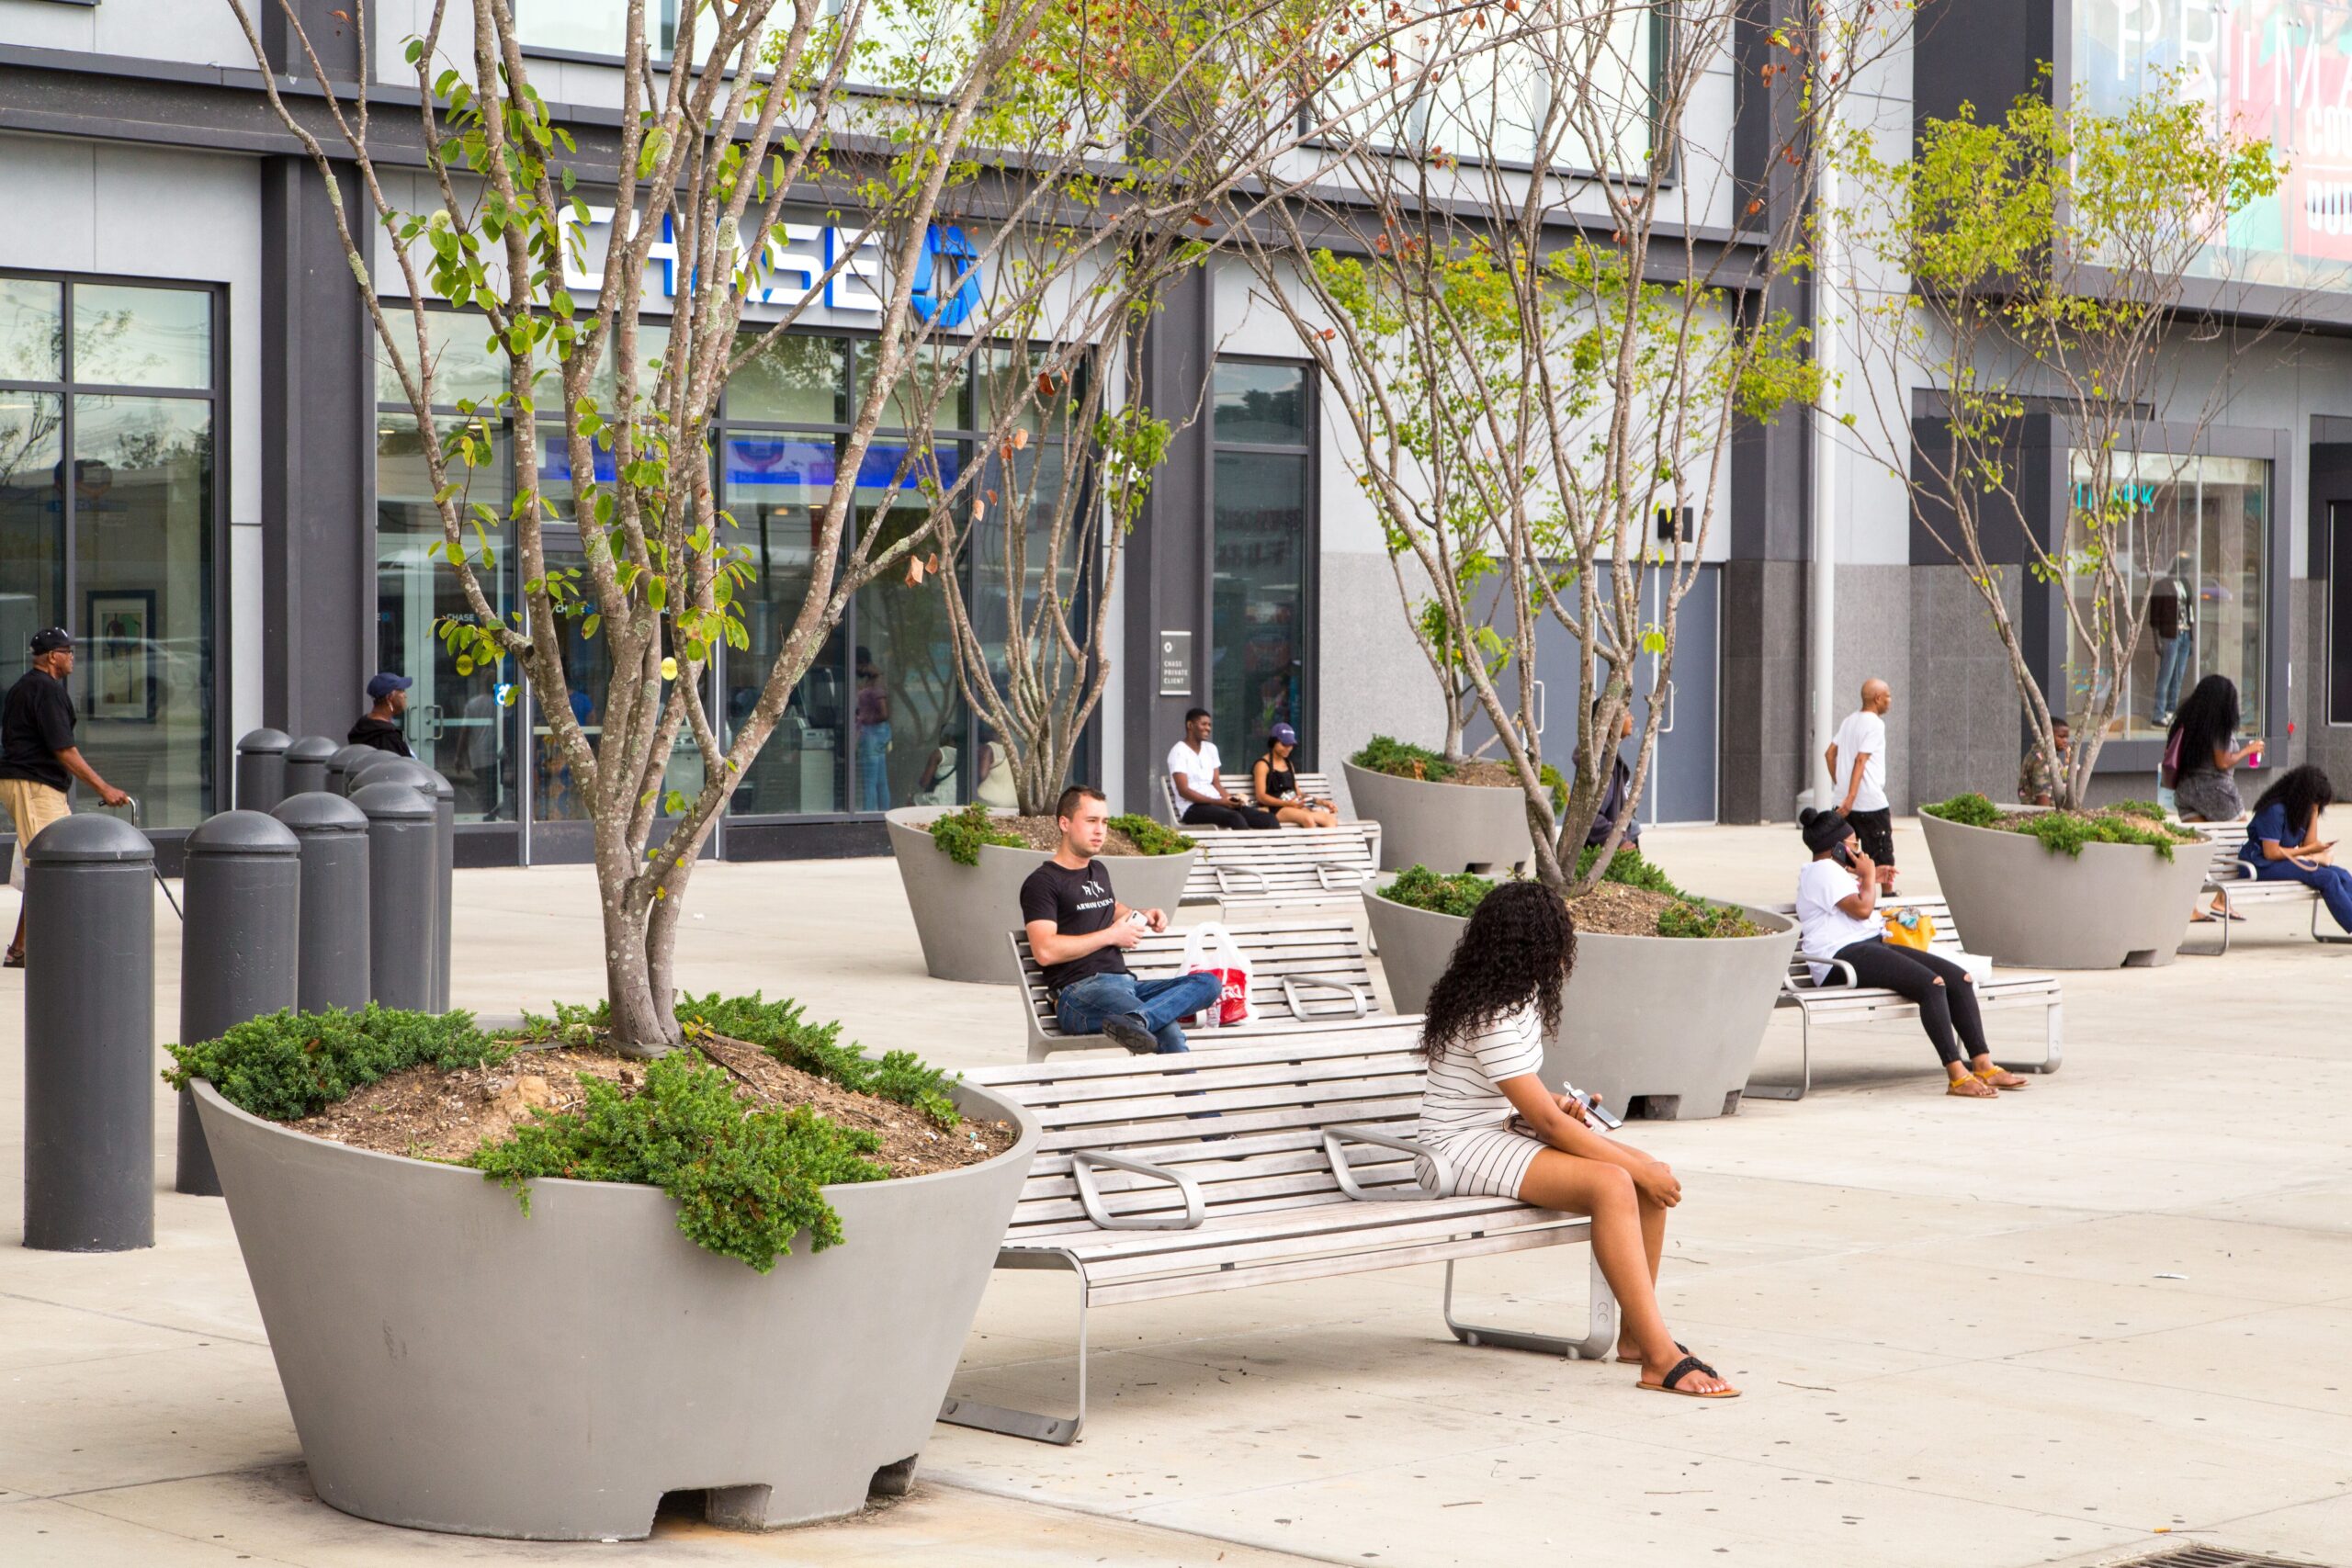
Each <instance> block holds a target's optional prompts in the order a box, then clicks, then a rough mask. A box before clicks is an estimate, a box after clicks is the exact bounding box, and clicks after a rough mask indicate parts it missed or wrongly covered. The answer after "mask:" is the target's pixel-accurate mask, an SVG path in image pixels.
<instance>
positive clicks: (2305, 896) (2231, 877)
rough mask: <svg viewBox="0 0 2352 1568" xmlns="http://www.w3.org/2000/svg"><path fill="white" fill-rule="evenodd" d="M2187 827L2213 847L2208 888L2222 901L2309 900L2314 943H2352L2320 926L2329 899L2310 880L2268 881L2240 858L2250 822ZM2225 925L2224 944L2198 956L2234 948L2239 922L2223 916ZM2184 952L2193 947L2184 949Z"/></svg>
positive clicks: (2217, 954)
mask: <svg viewBox="0 0 2352 1568" xmlns="http://www.w3.org/2000/svg"><path fill="white" fill-rule="evenodd" d="M2181 826H2182V827H2184V828H2190V829H2195V830H2196V831H2197V832H2199V833H2201V834H2203V835H2204V837H2205V841H2206V842H2207V843H2209V844H2211V846H2212V859H2211V861H2209V862H2207V863H2206V867H2205V891H2206V892H2208V893H2218V894H2220V895H2221V896H2222V904H2223V906H2224V907H2225V908H2230V909H2233V910H2234V909H2237V908H2241V907H2242V906H2244V905H2247V904H2292V903H2297V902H2302V903H2308V904H2309V905H2311V907H2312V941H2313V942H2352V934H2346V933H2344V932H2340V931H2322V930H2321V929H2320V923H2319V922H2320V919H2321V917H2322V916H2324V915H2325V914H2326V912H2327V901H2326V900H2325V899H2324V898H2322V897H2320V896H2319V889H2318V888H2316V887H2313V886H2312V885H2311V884H2309V883H2307V882H2294V881H2290V880H2289V879H2287V878H2285V877H2279V878H2277V879H2275V880H2265V879H2264V878H2262V877H2258V876H2256V875H2254V874H2252V872H2251V871H2250V870H2249V869H2248V867H2247V866H2246V863H2245V862H2244V861H2242V860H2240V859H2238V851H2239V850H2241V849H2243V848H2244V847H2245V840H2246V830H2245V829H2246V825H2245V823H2243V822H2184V823H2182V824H2181ZM2214 923H2215V924H2217V925H2219V926H2220V927H2221V928H2222V945H2221V946H2219V947H2216V948H2212V949H2211V950H2196V951H2197V952H2198V955H2199V956H2200V957H2206V958H2219V957H2220V956H2222V954H2223V953H2227V952H2229V951H2230V928H2231V927H2232V926H2233V925H2235V924H2237V922H2236V921H2235V920H2232V919H2221V920H2217V921H2215V922H2214ZM2181 951H2182V952H2183V953H2188V952H2191V951H2192V950H2191V949H2189V948H2188V947H2183V948H2182V949H2181Z"/></svg>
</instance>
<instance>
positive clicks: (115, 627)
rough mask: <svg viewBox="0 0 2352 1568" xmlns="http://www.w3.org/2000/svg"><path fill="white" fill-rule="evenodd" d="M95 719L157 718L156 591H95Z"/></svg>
mask: <svg viewBox="0 0 2352 1568" xmlns="http://www.w3.org/2000/svg"><path fill="white" fill-rule="evenodd" d="M84 624H85V626H88V628H89V631H88V633H87V637H88V641H89V646H90V716H91V717H92V718H111V719H136V720H139V721H140V722H141V723H144V722H147V721H150V720H152V719H153V718H154V716H155V663H154V648H155V644H154V627H155V595H154V592H153V590H150V589H112V590H107V591H103V592H101V591H98V590H93V591H92V592H91V593H90V598H89V619H88V620H87V621H85V623H84Z"/></svg>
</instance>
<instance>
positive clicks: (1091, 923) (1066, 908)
mask: <svg viewBox="0 0 2352 1568" xmlns="http://www.w3.org/2000/svg"><path fill="white" fill-rule="evenodd" d="M1118 907H1119V900H1118V899H1117V897H1114V895H1113V894H1112V892H1111V874H1110V873H1109V872H1107V871H1105V870H1103V863H1102V862H1101V861H1099V860H1091V861H1088V862H1087V863H1086V865H1085V868H1084V869H1083V870H1080V871H1072V870H1070V869H1069V867H1068V866H1065V865H1062V864H1060V863H1057V862H1055V861H1047V862H1046V863H1045V864H1043V865H1041V866H1039V867H1038V868H1037V869H1036V870H1035V871H1033V872H1031V873H1030V874H1029V876H1028V879H1027V880H1026V881H1024V882H1023V883H1022V885H1021V923H1022V924H1023V925H1026V924H1028V923H1029V922H1030V921H1031V920H1051V921H1053V922H1054V930H1056V931H1059V932H1060V933H1061V934H1062V935H1064V936H1087V935H1090V934H1091V933H1092V932H1095V931H1101V930H1103V928H1104V927H1105V926H1108V925H1109V924H1110V923H1111V916H1112V913H1113V911H1114V910H1116V909H1117V908H1118ZM1045 972H1046V985H1048V986H1051V987H1053V988H1054V989H1056V990H1057V991H1058V990H1060V989H1061V988H1062V987H1065V986H1067V985H1069V984H1070V982H1072V981H1073V980H1080V979H1083V978H1084V977H1085V976H1089V975H1124V974H1125V973H1126V972H1127V961H1126V959H1125V956H1123V955H1122V954H1121V953H1120V952H1119V950H1118V949H1117V948H1115V947H1098V948H1096V949H1095V950H1094V951H1093V952H1091V953H1087V954H1086V955H1085V956H1084V957H1082V958H1073V959H1071V960H1070V961H1069V963H1067V964H1046V965H1045Z"/></svg>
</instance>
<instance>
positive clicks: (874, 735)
mask: <svg viewBox="0 0 2352 1568" xmlns="http://www.w3.org/2000/svg"><path fill="white" fill-rule="evenodd" d="M889 760H890V727H889V726H888V725H887V724H862V725H860V726H858V729H857V808H858V809H859V810H860V811H888V809H890V768H889Z"/></svg>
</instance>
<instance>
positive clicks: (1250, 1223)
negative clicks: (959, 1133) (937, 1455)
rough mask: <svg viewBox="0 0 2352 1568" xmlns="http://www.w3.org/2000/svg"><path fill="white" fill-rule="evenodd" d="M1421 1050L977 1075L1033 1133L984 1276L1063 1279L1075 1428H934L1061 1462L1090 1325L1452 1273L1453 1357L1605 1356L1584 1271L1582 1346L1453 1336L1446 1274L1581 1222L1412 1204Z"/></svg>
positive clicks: (1525, 1337) (1266, 1052) (1026, 1421)
mask: <svg viewBox="0 0 2352 1568" xmlns="http://www.w3.org/2000/svg"><path fill="white" fill-rule="evenodd" d="M1419 1033H1420V1029H1419V1023H1418V1021H1414V1022H1406V1021H1396V1022H1393V1023H1390V1024H1388V1025H1387V1026H1385V1027H1384V1028H1378V1029H1363V1030H1351V1031H1349V1032H1345V1033H1343V1034H1340V1035H1337V1036H1333V1035H1324V1034H1292V1035H1289V1036H1285V1037H1282V1038H1280V1039H1267V1040H1259V1041H1256V1042H1253V1043H1250V1044H1247V1045H1242V1046H1237V1047H1235V1048H1234V1049H1232V1050H1223V1051H1216V1052H1214V1053H1210V1054H1206V1055H1182V1056H1136V1057H1128V1058H1125V1059H1123V1060H1119V1061H1102V1060H1089V1061H1085V1062H1071V1063H1065V1064H1060V1065H1054V1064H1046V1065H1040V1066H1027V1067H1000V1068H994V1069H991V1070H989V1071H986V1072H980V1073H975V1074H973V1075H971V1077H972V1081H973V1082H975V1083H980V1084H985V1085H987V1086H989V1088H991V1089H995V1090H996V1091H997V1092H999V1093H1001V1094H1005V1095H1009V1096H1011V1097H1012V1098H1013V1099H1015V1100H1020V1101H1021V1102H1022V1103H1023V1104H1024V1105H1026V1106H1028V1107H1029V1109H1030V1110H1031V1111H1033V1112H1035V1115H1036V1117H1037V1119H1038V1120H1039V1121H1040V1122H1043V1123H1044V1124H1045V1137H1044V1140H1043V1142H1041V1143H1040V1144H1039V1145H1038V1149H1037V1155H1036V1158H1035V1163H1034V1164H1033V1165H1032V1166H1031V1167H1030V1170H1029V1179H1028V1182H1027V1184H1026V1185H1025V1186H1024V1187H1023V1189H1022V1194H1021V1201H1020V1202H1019V1204H1018V1205H1017V1206H1016V1207H1015V1208H1014V1210H1013V1213H1012V1224H1011V1225H1010V1227H1009V1228H1008V1230H1007V1232H1006V1234H1005V1237H1004V1241H1003V1244H1002V1246H1001V1247H1000V1249H999V1250H998V1253H997V1267H998V1268H1000V1269H1067V1270H1068V1271H1069V1272H1070V1273H1071V1274H1073V1275H1075V1276H1076V1277H1077V1281H1078V1410H1077V1413H1076V1414H1075V1415H1071V1416H1045V1415H1039V1414H1035V1413H1033V1412H1030V1411H1024V1410H1013V1409H1009V1408H1006V1407H1004V1406H1001V1405H994V1404H982V1403H980V1402H979V1401H978V1400H971V1399H961V1398H958V1397H956V1395H954V1394H952V1393H951V1394H950V1395H949V1396H948V1398H947V1401H946V1403H945V1404H944V1405H943V1406H942V1407H941V1410H940V1419H941V1420H943V1421H951V1422H954V1423H956V1425H958V1426H964V1427H980V1428H982V1429H984V1430H987V1431H991V1432H1003V1433H1007V1434H1010V1435H1012V1436H1013V1437H1020V1438H1035V1439H1038V1440H1041V1441H1045V1442H1052V1443H1068V1442H1070V1441H1072V1440H1074V1439H1075V1438H1077V1437H1078V1434H1079V1429H1080V1427H1081V1426H1082V1425H1083V1423H1084V1422H1085V1419H1086V1314H1087V1311H1088V1309H1089V1308H1091V1307H1099V1306H1115V1305H1118V1304H1120V1303H1126V1302H1146V1301H1160V1300H1165V1299H1167V1298H1169V1297H1171V1296H1187V1295H1198V1294H1203V1293H1206V1292H1216V1291H1230V1290H1239V1289H1243V1288H1245V1287H1248V1286H1251V1285H1271V1284H1277V1283H1287V1282H1290V1281H1294V1280H1320V1279H1326V1278H1336V1277H1339V1276H1341V1275H1347V1274H1357V1273H1363V1272H1367V1271H1370V1270H1374V1269H1403V1268H1409V1267H1412V1266H1414V1265H1417V1264H1422V1263H1443V1264H1444V1265H1445V1266H1446V1267H1445V1288H1444V1295H1443V1299H1442V1305H1441V1311H1442V1314H1443V1316H1444V1320H1445V1325H1446V1326H1447V1327H1448V1328H1449V1329H1451V1330H1452V1331H1453V1336H1454V1337H1455V1338H1457V1339H1460V1340H1462V1341H1463V1342H1464V1343H1465V1344H1470V1345H1498V1346H1503V1347H1507V1348H1513V1349H1523V1350H1535V1351H1540V1352H1542V1353H1544V1354H1547V1355H1555V1356H1584V1357H1594V1358H1597V1357H1600V1356H1605V1355H1608V1354H1610V1353H1611V1351H1612V1350H1613V1349H1614V1348H1615V1346H1616V1342H1617V1303H1616V1302H1615V1300H1614V1298H1613V1297H1611V1295H1610V1293H1609V1290H1608V1287H1607V1285H1606V1284H1605V1283H1604V1282H1603V1281H1602V1280H1601V1277H1600V1269H1599V1268H1598V1267H1595V1268H1593V1269H1592V1270H1591V1275H1592V1303H1591V1308H1590V1312H1589V1318H1588V1321H1587V1324H1586V1328H1585V1332H1584V1334H1583V1336H1582V1337H1575V1338H1571V1337H1565V1336H1557V1335H1548V1334H1539V1333H1532V1332H1529V1331H1525V1330H1520V1329H1502V1328H1489V1327H1484V1326H1480V1325H1473V1324H1465V1323H1461V1322H1458V1321H1456V1319H1455V1318H1454V1316H1453V1265H1454V1264H1455V1263H1456V1262H1457V1261H1459V1260H1460V1259H1462V1258H1482V1257H1487V1256H1488V1255H1491V1254H1495V1253H1502V1252H1521V1251H1525V1250H1527V1249H1529V1248H1532V1247H1556V1246H1560V1245H1563V1244H1566V1243H1575V1242H1586V1241H1589V1239H1590V1233H1591V1222H1590V1221H1589V1220H1587V1219H1585V1218H1584V1217H1582V1216H1580V1215H1575V1214H1564V1213H1555V1212H1554V1211H1552V1210H1548V1209H1537V1208H1533V1207H1531V1206H1529V1205H1528V1204H1525V1203H1521V1202H1520V1201H1517V1200H1516V1199H1510V1198H1455V1197H1439V1196H1433V1195H1431V1194H1430V1193H1428V1192H1426V1191H1425V1190H1423V1189H1422V1188H1421V1187H1420V1186H1419V1183H1418V1182H1416V1180H1415V1179H1414V1176H1413V1155H1414V1153H1415V1152H1416V1151H1415V1149H1414V1147H1413V1145H1412V1143H1411V1134H1412V1132H1413V1125H1414V1120H1415V1118H1416V1117H1417V1116H1418V1115H1419V1110H1420V1101H1421V1086H1422V1083H1423V1078H1424V1073H1423V1068H1422V1064H1421V1061H1420V1058H1419V1056H1418V1055H1415V1054H1414V1049H1413V1047H1414V1043H1415V1042H1416V1041H1417V1040H1418V1039H1419ZM1209 1111H1214V1112H1216V1116H1215V1118H1214V1119H1213V1120H1204V1113H1206V1112H1209ZM1440 1175H1441V1177H1442V1178H1443V1177H1448V1176H1449V1173H1448V1172H1447V1171H1446V1170H1443V1169H1442V1170H1441V1172H1440Z"/></svg>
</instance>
